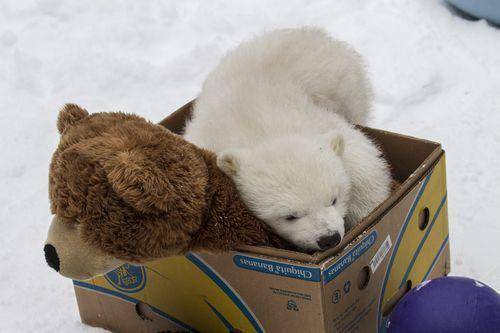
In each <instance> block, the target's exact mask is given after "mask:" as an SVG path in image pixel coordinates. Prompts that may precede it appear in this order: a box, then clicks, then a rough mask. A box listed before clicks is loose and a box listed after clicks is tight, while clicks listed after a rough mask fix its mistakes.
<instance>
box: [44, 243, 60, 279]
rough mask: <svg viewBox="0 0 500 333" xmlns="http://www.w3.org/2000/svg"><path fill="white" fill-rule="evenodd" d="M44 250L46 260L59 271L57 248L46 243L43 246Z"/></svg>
mask: <svg viewBox="0 0 500 333" xmlns="http://www.w3.org/2000/svg"><path fill="white" fill-rule="evenodd" d="M43 252H45V261H47V264H48V265H49V266H50V267H52V268H53V269H55V270H56V272H59V256H58V255H57V251H56V248H55V247H54V246H52V245H50V244H46V245H45V246H44V247H43Z"/></svg>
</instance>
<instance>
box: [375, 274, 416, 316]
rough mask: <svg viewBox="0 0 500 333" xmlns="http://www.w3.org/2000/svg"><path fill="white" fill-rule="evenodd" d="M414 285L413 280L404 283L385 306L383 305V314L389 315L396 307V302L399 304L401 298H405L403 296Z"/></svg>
mask: <svg viewBox="0 0 500 333" xmlns="http://www.w3.org/2000/svg"><path fill="white" fill-rule="evenodd" d="M412 286H413V283H412V282H411V280H408V281H406V283H405V284H403V285H402V286H401V288H399V289H398V291H396V293H395V294H394V295H393V296H392V297H391V298H389V299H388V300H387V302H386V303H385V304H384V306H383V307H382V316H384V317H387V316H388V315H389V314H390V313H391V311H392V310H393V309H394V307H395V306H396V304H398V302H399V300H401V298H403V296H404V295H406V293H407V292H409V291H410V290H411V288H412Z"/></svg>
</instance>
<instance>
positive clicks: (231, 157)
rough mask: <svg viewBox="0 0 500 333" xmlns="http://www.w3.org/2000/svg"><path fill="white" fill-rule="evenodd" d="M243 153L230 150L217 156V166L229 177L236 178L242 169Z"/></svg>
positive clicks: (238, 150) (237, 150)
mask: <svg viewBox="0 0 500 333" xmlns="http://www.w3.org/2000/svg"><path fill="white" fill-rule="evenodd" d="M242 159H243V152H242V151H241V150H240V149H230V150H226V151H223V152H222V153H220V154H219V155H217V166H218V167H219V169H221V170H222V171H223V172H224V173H225V174H226V175H228V176H235V175H236V174H237V173H238V171H239V170H240V168H241V164H242Z"/></svg>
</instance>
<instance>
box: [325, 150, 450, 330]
mask: <svg viewBox="0 0 500 333" xmlns="http://www.w3.org/2000/svg"><path fill="white" fill-rule="evenodd" d="M446 198H447V196H446V177H445V162H444V155H443V156H442V157H441V159H440V161H439V162H438V163H437V164H436V165H435V167H434V168H433V169H432V170H431V171H430V172H429V173H428V174H427V175H425V176H424V178H422V179H421V180H420V181H419V182H418V183H417V184H416V185H415V186H414V188H412V189H411V190H410V192H408V193H407V195H406V196H405V197H404V198H402V200H401V201H400V202H399V203H398V204H397V205H396V206H394V207H393V208H392V209H391V210H390V211H389V212H388V213H387V214H386V215H385V216H384V217H383V218H382V219H381V220H380V222H379V223H377V224H376V225H375V226H373V227H371V228H370V229H368V230H367V231H366V232H365V233H364V234H363V235H361V237H360V238H359V239H358V240H357V241H356V242H354V243H352V244H350V246H349V247H347V248H346V249H344V250H343V251H342V253H341V254H340V255H339V256H337V257H336V258H335V259H333V260H331V261H329V262H327V263H326V264H325V266H324V271H323V272H322V276H323V278H324V303H325V321H326V323H325V325H326V327H327V332H377V331H384V325H385V317H384V315H383V313H384V310H386V311H388V309H389V307H388V306H386V305H388V304H389V301H392V300H394V297H396V295H397V294H398V291H401V288H406V287H407V285H408V281H411V282H410V283H411V285H413V286H416V285H418V284H419V283H420V282H421V281H423V280H426V279H429V278H433V277H437V276H443V275H445V274H447V271H448V270H449V246H448V220H447V206H446ZM426 216H427V218H426Z"/></svg>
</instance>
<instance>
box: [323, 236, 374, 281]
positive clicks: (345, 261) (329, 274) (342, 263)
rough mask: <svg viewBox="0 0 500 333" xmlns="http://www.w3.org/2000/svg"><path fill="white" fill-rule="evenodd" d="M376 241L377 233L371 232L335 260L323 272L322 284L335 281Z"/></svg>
mask: <svg viewBox="0 0 500 333" xmlns="http://www.w3.org/2000/svg"><path fill="white" fill-rule="evenodd" d="M376 240H377V231H376V230H373V231H372V232H370V233H369V234H368V236H366V237H365V238H363V239H362V240H361V242H359V244H358V245H356V246H355V247H354V248H353V249H352V250H350V251H349V252H347V253H346V254H344V255H343V256H342V258H340V259H339V260H337V261H336V262H335V263H334V264H333V265H332V266H330V267H328V268H327V269H326V270H325V271H324V272H323V283H324V284H327V283H328V282H330V281H331V280H333V279H335V278H336V277H337V276H338V275H339V274H340V273H342V271H343V270H344V269H346V268H347V267H349V266H350V265H351V264H352V263H353V262H355V261H356V260H357V259H358V258H359V257H361V256H362V255H363V254H364V253H365V252H366V251H368V249H369V248H371V247H372V246H373V244H375V241H376Z"/></svg>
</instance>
